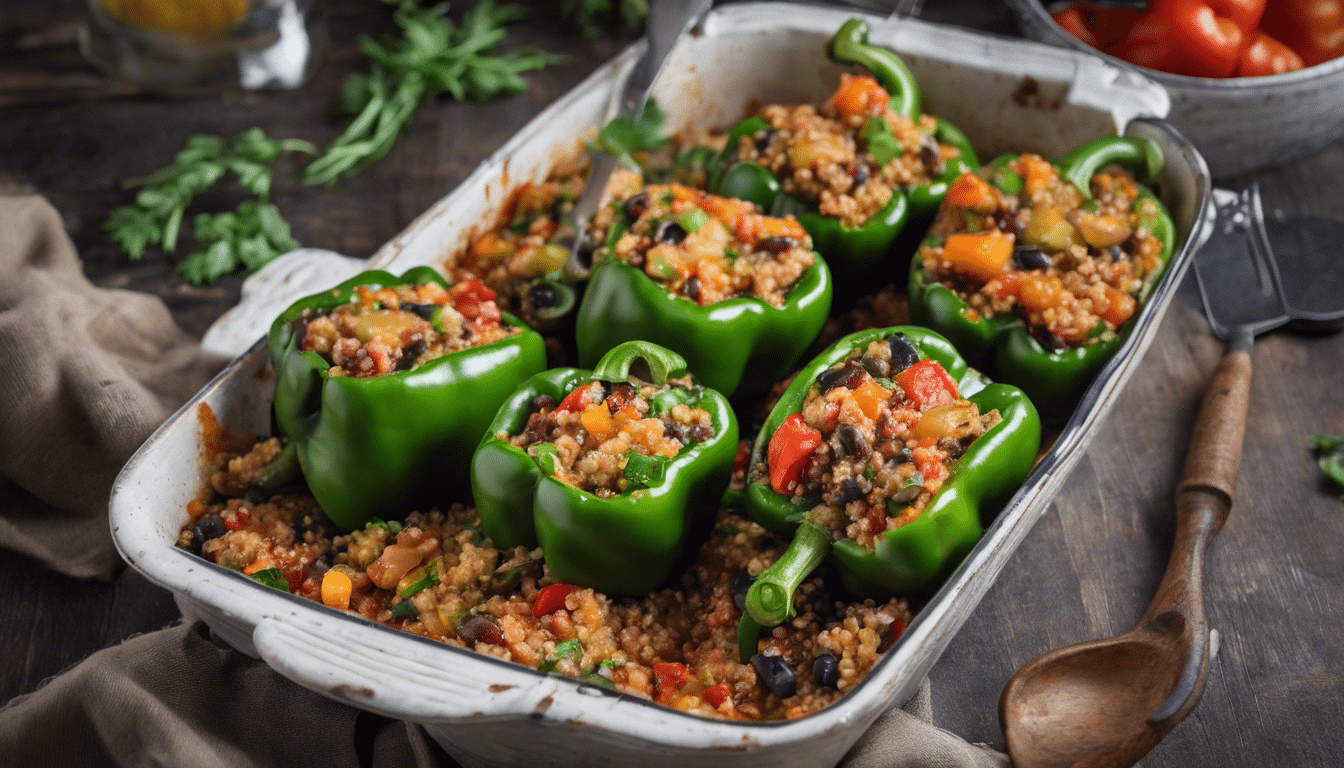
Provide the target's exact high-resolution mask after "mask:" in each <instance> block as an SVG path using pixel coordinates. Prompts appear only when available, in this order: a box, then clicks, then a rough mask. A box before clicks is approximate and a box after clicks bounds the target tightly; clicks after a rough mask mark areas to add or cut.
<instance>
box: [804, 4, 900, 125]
mask: <svg viewBox="0 0 1344 768" xmlns="http://www.w3.org/2000/svg"><path fill="white" fill-rule="evenodd" d="M826 55H827V56H829V57H830V58H831V61H834V62H837V63H839V64H858V65H859V66H861V67H863V68H864V69H867V70H868V71H869V72H872V73H873V76H874V77H876V78H877V81H878V82H879V83H881V84H882V87H883V88H884V89H885V90H886V92H887V94H888V95H889V96H891V108H892V109H893V110H895V111H896V113H897V114H899V115H902V116H903V117H906V118H908V119H910V120H914V121H918V120H919V108H920V103H919V102H920V92H919V83H918V81H916V80H915V76H914V74H913V73H911V72H910V68H909V67H907V66H905V62H904V61H901V57H900V56H897V55H896V52H895V51H893V50H891V49H890V48H885V47H883V46H880V45H869V44H868V22H866V21H864V20H863V19H850V20H849V21H846V22H845V23H844V24H843V25H842V26H841V27H840V31H838V32H836V33H835V36H834V37H832V38H831V39H830V41H828V42H827V43H826Z"/></svg>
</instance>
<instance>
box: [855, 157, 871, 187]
mask: <svg viewBox="0 0 1344 768" xmlns="http://www.w3.org/2000/svg"><path fill="white" fill-rule="evenodd" d="M871 176H872V172H871V171H869V170H868V164H867V163H859V164H858V165H857V166H855V168H854V186H855V188H858V187H862V186H863V185H864V184H867V183H868V179H869V177H871Z"/></svg>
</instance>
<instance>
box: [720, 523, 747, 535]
mask: <svg viewBox="0 0 1344 768" xmlns="http://www.w3.org/2000/svg"><path fill="white" fill-rule="evenodd" d="M717 530H718V532H719V533H721V534H723V535H724V536H736V535H737V534H739V533H741V532H742V529H740V528H738V527H737V526H736V525H733V524H731V523H724V524H722V525H720V526H719V527H718V529H717Z"/></svg>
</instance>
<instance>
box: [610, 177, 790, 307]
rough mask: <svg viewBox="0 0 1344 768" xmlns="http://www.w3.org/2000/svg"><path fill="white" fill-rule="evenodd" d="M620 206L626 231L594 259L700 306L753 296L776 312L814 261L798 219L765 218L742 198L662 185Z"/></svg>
mask: <svg viewBox="0 0 1344 768" xmlns="http://www.w3.org/2000/svg"><path fill="white" fill-rule="evenodd" d="M622 209H623V211H624V213H625V215H626V217H628V218H629V219H630V220H631V221H632V223H631V225H630V228H629V229H628V230H627V231H625V232H624V233H622V234H621V235H620V237H619V239H617V240H616V241H615V243H614V244H613V245H612V246H611V247H609V248H603V249H599V251H598V253H597V254H596V256H595V258H597V259H602V258H606V257H612V258H616V259H618V260H620V261H622V262H625V263H626V264H629V265H631V266H632V267H635V268H637V269H641V270H643V271H644V273H645V274H647V275H648V276H649V277H651V278H653V279H654V280H655V281H657V282H659V283H661V284H662V285H664V286H666V287H667V289H668V290H669V291H670V292H672V293H674V294H676V295H678V296H682V297H685V298H687V299H690V300H691V301H694V302H696V303H697V304H699V305H701V306H706V305H709V304H717V303H718V302H721V301H725V300H727V299H733V298H738V297H740V296H753V297H755V298H758V299H761V300H762V301H765V302H767V303H769V304H771V305H772V306H776V307H781V306H783V305H784V297H785V296H786V295H787V293H788V290H789V288H791V287H792V286H793V284H794V283H796V282H797V281H798V279H799V278H801V277H802V276H803V273H804V272H806V271H807V270H808V269H811V267H812V265H813V264H814V263H815V262H816V258H817V257H816V254H814V253H813V252H812V240H811V238H810V237H808V234H807V231H806V230H804V229H803V227H802V225H801V224H799V223H798V221H797V220H796V219H794V218H792V217H789V218H778V217H774V216H765V215H762V214H761V213H760V211H759V209H758V208H757V207H756V205H754V204H753V203H749V202H746V201H743V200H733V199H730V198H726V197H719V196H718V195H711V194H708V193H706V192H702V191H700V190H697V189H692V188H691V187H687V186H684V185H681V184H667V185H654V186H650V187H647V188H645V189H644V190H642V191H640V192H639V193H638V194H636V195H634V196H632V197H630V198H627V199H626V200H625V201H624V203H623V204H622ZM608 239H610V237H609V238H608Z"/></svg>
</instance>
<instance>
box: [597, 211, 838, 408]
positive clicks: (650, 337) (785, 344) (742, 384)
mask: <svg viewBox="0 0 1344 768" xmlns="http://www.w3.org/2000/svg"><path fill="white" fill-rule="evenodd" d="M629 224H630V222H629V220H628V217H626V216H625V214H624V213H620V214H618V218H617V222H616V223H613V225H612V232H613V234H612V236H611V237H609V238H608V240H609V242H614V240H615V239H617V238H618V237H619V234H618V233H619V232H622V231H624V229H625V227H628V226H629ZM830 308H831V273H830V270H829V269H828V268H827V265H826V262H825V261H823V260H822V259H817V260H816V261H815V263H813V265H812V267H811V268H809V269H808V270H807V271H806V272H804V273H803V276H802V277H800V278H799V279H798V282H796V283H794V285H793V287H792V288H790V289H789V292H788V293H787V295H786V296H785V299H784V305H783V306H781V307H775V306H773V305H771V304H769V303H768V302H766V301H763V300H761V299H758V298H756V297H754V296H743V297H738V298H735V299H728V300H726V301H720V302H718V303H716V304H709V305H705V306H701V305H699V304H697V303H695V302H694V301H691V300H690V299H687V298H684V297H681V296H677V295H675V294H673V293H671V292H669V291H668V290H667V288H666V286H664V285H661V284H659V283H658V282H656V281H654V280H653V279H652V278H650V277H649V276H648V275H647V274H645V273H644V272H643V271H642V270H639V269H636V268H635V267H632V266H630V265H628V264H625V263H624V262H621V261H618V260H616V259H607V260H605V261H602V262H600V263H599V264H598V265H597V266H595V267H594V268H593V271H592V274H591V275H590V276H589V278H588V287H587V289H586V290H585V292H584V295H583V303H582V304H581V305H580V306H579V315H578V319H577V321H576V340H577V343H578V352H579V364H580V365H592V364H594V363H595V362H596V361H597V359H598V358H599V357H601V356H602V355H604V354H605V353H606V352H607V351H608V350H610V349H612V348H614V347H616V346H617V345H618V344H620V343H622V342H626V341H636V340H644V341H651V342H653V343H655V344H660V345H662V346H665V347H667V348H669V349H673V350H676V351H677V352H678V353H679V354H680V355H682V356H683V357H685V359H686V361H687V364H688V365H689V366H690V370H691V372H692V373H694V374H695V377H696V379H698V380H699V381H700V382H702V383H703V384H704V385H705V386H706V387H709V388H710V389H714V390H718V391H719V392H722V393H723V394H725V395H728V396H732V395H733V394H734V393H735V392H738V391H739V390H740V391H742V392H744V393H755V392H760V391H764V390H765V389H766V388H768V387H769V386H770V385H771V384H773V383H774V382H775V381H778V380H779V379H780V378H782V377H783V376H784V375H786V374H787V373H788V371H789V370H790V369H791V368H792V367H793V364H794V363H795V362H797V360H798V357H799V356H800V355H802V353H803V350H805V349H806V348H807V346H808V345H809V344H811V343H812V339H814V338H816V335H817V333H818V332H819V331H820V330H821V327H822V325H823V324H825V322H826V317H827V314H828V313H829V312H830Z"/></svg>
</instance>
